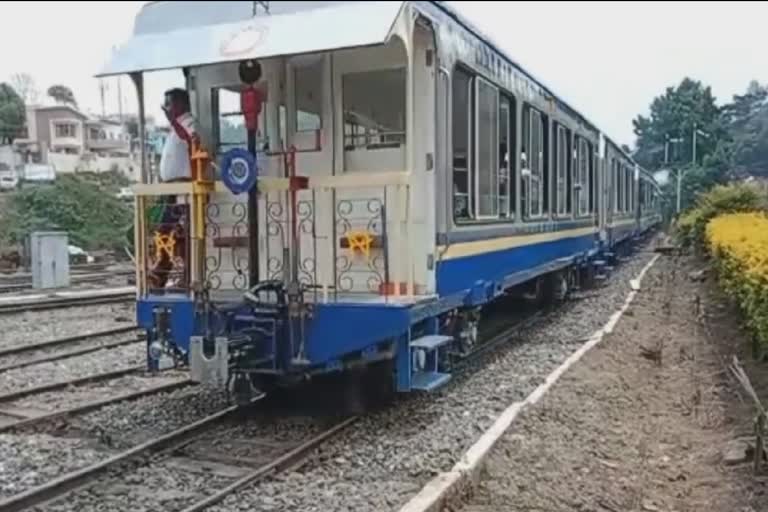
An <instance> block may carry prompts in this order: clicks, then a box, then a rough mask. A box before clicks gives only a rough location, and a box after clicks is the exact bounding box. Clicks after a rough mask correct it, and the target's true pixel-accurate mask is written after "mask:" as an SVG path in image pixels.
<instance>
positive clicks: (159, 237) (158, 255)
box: [154, 231, 176, 262]
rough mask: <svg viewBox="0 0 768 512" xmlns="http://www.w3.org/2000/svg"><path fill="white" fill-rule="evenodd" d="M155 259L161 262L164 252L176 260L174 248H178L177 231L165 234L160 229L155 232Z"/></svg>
mask: <svg viewBox="0 0 768 512" xmlns="http://www.w3.org/2000/svg"><path fill="white" fill-rule="evenodd" d="M154 240H155V261H157V262H159V261H160V260H161V259H162V257H163V253H165V254H167V255H168V258H169V259H170V260H171V261H173V260H174V249H176V233H174V232H173V231H171V233H170V234H167V235H166V234H164V233H161V232H159V231H156V232H155V235H154Z"/></svg>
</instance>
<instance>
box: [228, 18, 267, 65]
mask: <svg viewBox="0 0 768 512" xmlns="http://www.w3.org/2000/svg"><path fill="white" fill-rule="evenodd" d="M266 37H267V27H266V26H264V25H256V24H255V23H250V24H248V25H246V26H245V27H243V28H241V29H238V30H236V31H235V32H233V33H232V34H230V35H229V36H227V37H226V38H224V40H223V41H222V42H221V46H220V47H219V53H220V54H221V55H222V57H239V56H242V55H246V54H248V53H250V52H252V51H253V50H255V49H256V47H257V46H259V45H260V44H262V43H263V42H264V40H265V39H266Z"/></svg>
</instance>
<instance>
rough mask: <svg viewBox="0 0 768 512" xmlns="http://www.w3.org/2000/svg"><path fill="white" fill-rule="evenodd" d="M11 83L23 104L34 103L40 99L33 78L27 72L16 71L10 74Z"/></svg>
mask: <svg viewBox="0 0 768 512" xmlns="http://www.w3.org/2000/svg"><path fill="white" fill-rule="evenodd" d="M11 85H12V86H13V88H14V89H15V90H16V92H17V93H18V95H19V96H21V99H22V101H23V102H24V103H25V104H35V103H37V102H38V100H39V99H40V92H39V91H38V90H37V87H36V86H35V80H34V79H33V78H32V76H31V75H30V74H29V73H16V74H15V75H13V76H11Z"/></svg>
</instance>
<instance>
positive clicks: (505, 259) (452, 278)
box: [437, 234, 597, 296]
mask: <svg viewBox="0 0 768 512" xmlns="http://www.w3.org/2000/svg"><path fill="white" fill-rule="evenodd" d="M596 246H597V240H596V238H595V235H594V234H589V235H584V236H578V237H572V238H563V239H559V240H553V241H548V242H541V243H533V244H530V245H524V246H519V247H513V248H510V249H502V250H497V251H491V252H484V253H480V254H474V255H471V256H464V257H460V258H454V259H449V260H445V261H441V262H440V263H438V266H437V291H438V294H439V295H440V296H444V295H451V294H454V293H460V292H466V291H469V290H473V289H476V288H478V287H484V288H486V289H493V290H498V289H499V288H502V287H503V286H504V283H505V282H508V279H507V278H508V276H511V275H513V274H517V275H518V276H520V277H519V278H517V279H516V281H517V282H521V281H525V280H527V279H525V278H526V277H527V278H528V279H533V278H534V277H537V276H538V275H539V274H540V273H544V272H545V271H546V270H545V269H547V268H550V267H549V264H551V263H553V262H556V261H558V260H564V259H575V258H579V257H582V256H583V257H586V255H587V254H589V253H590V251H592V250H593V249H595V247H596ZM537 269H540V270H537Z"/></svg>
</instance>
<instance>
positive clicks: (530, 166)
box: [520, 105, 546, 219]
mask: <svg viewBox="0 0 768 512" xmlns="http://www.w3.org/2000/svg"><path fill="white" fill-rule="evenodd" d="M545 123H546V121H545V119H544V116H543V115H542V114H541V112H539V111H538V110H535V109H533V108H531V107H530V106H528V105H526V106H525V108H524V109H523V141H524V144H523V147H522V151H521V155H520V158H521V160H522V162H521V166H522V169H523V171H522V176H523V201H524V203H523V204H524V206H523V211H524V212H525V214H526V216H527V217H528V218H529V219H533V218H537V217H541V215H542V214H543V206H544V204H543V196H544V153H545V150H546V149H545V147H544V126H545Z"/></svg>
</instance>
